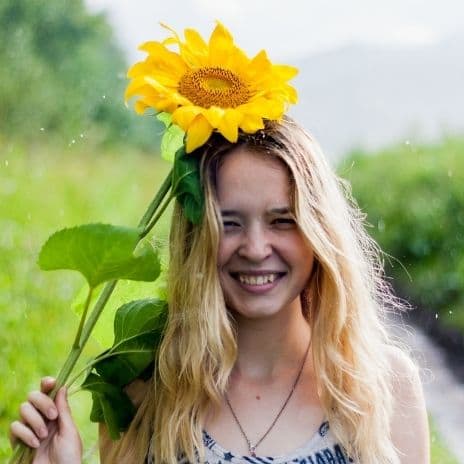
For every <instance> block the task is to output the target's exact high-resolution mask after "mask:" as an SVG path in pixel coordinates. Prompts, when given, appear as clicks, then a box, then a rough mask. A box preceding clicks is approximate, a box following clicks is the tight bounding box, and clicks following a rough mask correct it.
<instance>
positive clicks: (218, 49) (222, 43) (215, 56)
mask: <svg viewBox="0 0 464 464" xmlns="http://www.w3.org/2000/svg"><path fill="white" fill-rule="evenodd" d="M233 48H235V45H234V39H233V37H232V35H231V34H230V32H229V31H228V30H227V29H226V28H225V27H224V26H223V25H222V24H221V23H220V22H219V21H218V23H217V25H216V28H215V29H214V31H213V32H212V34H211V37H210V39H209V63H210V65H211V66H217V65H220V64H222V65H223V66H224V62H225V61H226V60H227V56H228V53H230V50H231V49H233Z"/></svg>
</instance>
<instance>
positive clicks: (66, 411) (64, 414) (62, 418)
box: [55, 387, 76, 432]
mask: <svg viewBox="0 0 464 464" xmlns="http://www.w3.org/2000/svg"><path fill="white" fill-rule="evenodd" d="M55 401H56V407H57V408H58V413H59V414H58V427H59V429H60V432H63V431H69V430H75V428H76V426H75V424H74V421H73V418H72V414H71V409H70V407H69V403H68V392H67V389H66V387H61V388H60V389H59V390H58V393H57V394H56V399H55Z"/></svg>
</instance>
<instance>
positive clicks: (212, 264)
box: [11, 117, 429, 464]
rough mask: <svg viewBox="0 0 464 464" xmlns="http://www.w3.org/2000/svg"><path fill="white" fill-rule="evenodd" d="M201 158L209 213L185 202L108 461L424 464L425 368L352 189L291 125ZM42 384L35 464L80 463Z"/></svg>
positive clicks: (273, 125)
mask: <svg viewBox="0 0 464 464" xmlns="http://www.w3.org/2000/svg"><path fill="white" fill-rule="evenodd" d="M193 155H195V156H199V157H200V158H201V173H202V184H203V188H204V193H205V199H206V205H205V214H204V218H203V221H202V223H201V225H199V226H194V225H192V224H191V223H190V222H189V221H188V220H187V219H186V218H185V216H184V214H183V211H182V209H181V208H180V207H179V206H178V205H176V208H175V211H174V215H173V219H172V226H171V236H170V267H169V272H170V274H169V279H168V287H169V318H168V324H167V328H166V333H165V336H164V339H163V341H162V345H161V348H160V351H159V354H158V357H157V363H156V368H155V371H154V374H153V378H152V380H151V381H150V382H146V383H144V382H142V381H140V382H134V383H133V384H131V385H130V386H128V392H129V394H130V396H131V398H132V399H133V401H134V404H136V405H137V407H138V412H137V415H136V417H135V418H134V420H133V421H132V424H131V426H130V428H129V430H128V431H127V432H126V433H125V434H124V436H123V437H122V438H121V439H120V440H119V441H118V442H112V441H111V440H110V439H109V438H108V437H107V435H106V431H105V429H104V427H102V428H101V443H100V451H101V462H102V463H144V462H147V463H152V462H155V463H170V464H171V463H178V462H182V463H187V462H208V463H214V464H219V463H224V462H233V463H237V464H238V463H268V462H269V463H270V462H273V463H281V464H284V463H290V462H292V463H293V462H297V463H298V462H299V463H308V464H323V463H328V464H330V463H348V462H355V463H363V464H387V463H388V464H393V463H395V464H398V463H415V464H427V463H428V462H429V454H428V453H429V451H428V426H427V416H426V411H425V406H424V399H423V395H422V389H421V385H420V381H419V378H418V374H417V369H416V367H415V366H414V364H413V363H412V362H411V360H410V359H409V358H408V357H407V356H406V355H405V354H404V353H403V352H402V351H401V350H400V349H399V348H397V347H396V346H395V345H394V344H393V343H392V341H391V340H390V338H389V335H388V333H387V331H386V328H385V321H384V319H385V314H386V312H387V311H389V310H391V309H395V308H397V307H399V303H398V301H397V300H396V299H395V298H394V297H393V295H392V294H391V293H390V290H389V288H388V286H387V285H386V284H385V282H384V281H383V280H382V267H381V262H380V260H379V250H378V249H377V247H376V245H375V244H374V243H373V242H372V240H371V239H370V238H369V237H368V236H367V235H366V233H365V232H364V229H363V223H362V215H361V214H360V212H359V210H358V209H357V208H356V207H355V206H354V204H353V203H351V202H350V200H349V192H348V189H347V186H346V185H345V184H344V183H343V182H342V181H341V180H340V179H338V178H337V177H336V176H335V174H334V173H333V172H332V171H331V169H330V167H329V166H328V164H327V162H326V161H325V159H324V156H323V154H322V153H321V151H320V149H319V147H318V145H317V144H316V142H315V141H314V139H312V137H310V136H309V135H307V134H306V133H305V132H304V131H303V130H302V129H301V128H300V127H299V126H298V125H297V124H296V123H295V122H293V121H292V120H290V119H289V118H287V117H284V118H283V119H281V120H280V121H279V122H267V123H266V126H265V128H264V129H263V130H260V131H258V132H256V133H255V134H253V135H247V134H244V133H241V134H240V136H239V139H238V141H237V142H236V143H231V142H228V141H227V140H225V139H224V138H223V137H222V136H221V135H220V134H213V136H212V137H211V138H210V139H209V141H208V142H207V143H206V144H205V145H203V146H202V147H200V148H198V149H197V150H196V152H195V153H194V154H193ZM52 387H53V379H49V378H47V379H44V380H43V381H42V389H41V390H42V393H39V392H35V393H31V394H30V396H29V401H28V402H26V403H24V404H23V406H22V407H21V418H22V419H21V421H17V422H15V423H13V424H12V426H11V432H12V436H13V438H14V440H18V439H19V440H22V441H24V442H25V443H27V444H28V445H29V446H33V447H34V448H36V449H37V452H36V457H35V461H34V462H35V463H63V464H64V463H66V464H72V463H79V462H81V461H80V460H81V445H80V439H79V435H78V432H77V430H76V428H75V426H74V424H73V422H72V419H71V416H70V412H69V408H68V406H67V402H66V398H65V391H64V390H61V391H60V393H59V394H58V396H57V398H56V401H55V402H53V401H52V400H50V398H48V396H46V393H47V392H48V391H50V390H51V388H52Z"/></svg>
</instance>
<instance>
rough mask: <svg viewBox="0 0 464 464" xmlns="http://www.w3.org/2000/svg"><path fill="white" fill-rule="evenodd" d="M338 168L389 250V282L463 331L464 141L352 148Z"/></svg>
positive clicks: (387, 262) (373, 229) (373, 231)
mask: <svg viewBox="0 0 464 464" xmlns="http://www.w3.org/2000/svg"><path fill="white" fill-rule="evenodd" d="M340 173H341V175H342V176H344V177H346V178H347V179H349V180H350V181H351V183H352V188H353V194H354V197H355V198H356V199H357V201H358V203H359V205H360V207H361V209H362V210H363V211H364V212H366V213H367V221H368V223H369V224H370V225H371V227H370V229H369V230H370V232H371V233H372V235H373V236H374V238H375V239H376V240H377V241H378V242H379V244H380V245H381V247H382V248H383V250H384V251H385V252H386V253H387V254H388V255H390V257H386V271H387V274H389V275H390V276H392V277H393V279H394V281H393V283H394V286H395V287H396V288H397V289H398V290H399V292H400V293H401V294H402V295H403V296H405V297H407V298H408V299H409V300H410V301H412V302H413V303H414V304H415V305H416V306H418V307H420V308H421V309H424V310H428V311H431V312H432V313H433V315H434V317H436V318H438V319H439V322H440V323H442V324H444V325H445V326H452V327H456V328H458V329H459V330H460V331H461V332H462V333H464V140H462V139H452V138H449V139H445V140H444V141H443V142H442V143H440V144H438V145H430V146H417V147H413V146H411V145H410V144H404V145H403V146H397V147H393V148H390V149H387V150H384V151H381V152H379V153H375V154H368V153H363V152H357V153H353V154H352V155H351V156H349V157H348V158H347V159H346V160H344V162H343V164H342V166H341V167H340ZM435 315H436V316H435Z"/></svg>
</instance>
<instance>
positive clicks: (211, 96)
mask: <svg viewBox="0 0 464 464" xmlns="http://www.w3.org/2000/svg"><path fill="white" fill-rule="evenodd" d="M163 27H165V28H166V29H168V30H169V31H170V32H171V33H172V36H170V37H169V38H167V39H166V40H164V41H162V42H146V43H144V44H142V45H141V46H140V47H139V49H140V50H142V51H144V52H146V53H147V54H148V56H147V57H146V59H145V60H144V61H141V62H138V63H136V64H135V65H133V66H132V67H131V68H130V69H129V72H128V77H129V78H130V79H131V82H130V83H129V85H128V87H127V90H126V94H125V98H126V101H127V100H128V99H130V98H131V97H133V96H136V97H137V101H136V103H135V110H136V112H137V113H144V112H145V110H146V109H148V108H154V109H155V110H156V111H158V112H168V113H171V114H172V122H173V123H174V124H177V125H178V126H180V127H181V128H182V129H183V130H184V131H185V132H186V151H187V153H190V152H192V151H193V150H195V149H196V148H198V147H200V146H201V145H203V144H204V143H205V142H206V141H207V140H208V139H209V137H210V136H211V133H212V132H213V131H218V132H220V133H221V134H222V135H223V136H224V137H225V138H226V139H227V140H229V141H230V142H236V141H237V138H238V132H239V130H242V131H244V132H246V133H255V132H256V131H258V130H259V129H262V128H263V127H264V122H263V120H264V119H268V120H278V119H280V118H281V117H282V115H283V114H284V112H285V110H286V107H287V105H288V104H289V103H296V101H297V95H296V91H295V89H294V88H293V87H291V86H290V85H289V84H288V83H287V81H288V80H289V79H291V78H292V77H294V76H295V75H296V74H297V72H298V71H297V69H296V68H294V67H291V66H285V65H274V64H272V63H271V61H270V60H269V59H268V57H267V55H266V52H265V51H264V50H263V51H261V52H259V53H258V54H257V55H256V56H255V57H254V58H251V59H250V58H249V57H248V56H247V55H246V54H245V53H244V52H243V51H242V50H241V49H240V48H238V47H237V46H236V45H235V44H234V40H233V37H232V35H231V34H230V32H229V31H228V30H227V29H226V28H225V27H224V26H223V25H222V24H221V23H219V22H218V23H217V25H216V27H215V29H214V31H213V32H212V34H211V37H210V38H209V41H208V43H206V42H205V41H204V40H203V38H202V37H201V36H200V34H199V33H198V32H197V31H196V30H194V29H185V31H184V37H185V40H184V41H182V40H181V39H180V38H179V36H178V35H177V33H176V32H175V31H173V30H172V29H170V28H169V27H167V26H165V25H163ZM171 46H176V47H177V48H178V52H175V51H172V50H171V49H170V48H169V47H171Z"/></svg>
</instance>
